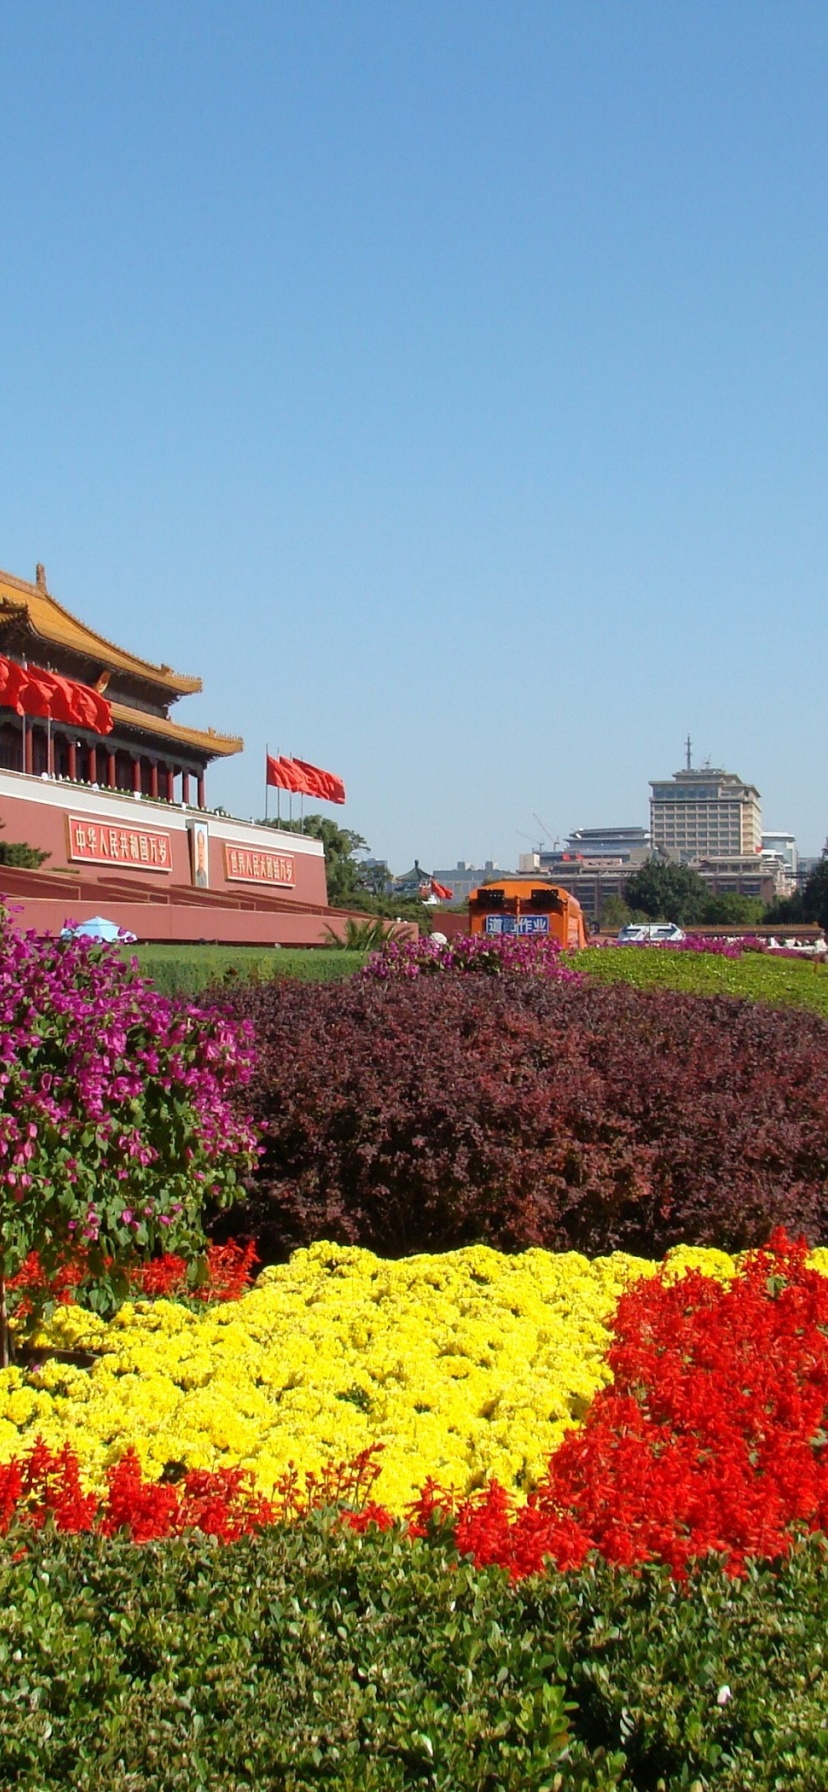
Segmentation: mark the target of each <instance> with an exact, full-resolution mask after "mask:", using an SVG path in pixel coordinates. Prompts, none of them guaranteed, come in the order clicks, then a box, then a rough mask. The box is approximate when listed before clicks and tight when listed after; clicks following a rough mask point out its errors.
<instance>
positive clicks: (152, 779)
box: [150, 759, 158, 803]
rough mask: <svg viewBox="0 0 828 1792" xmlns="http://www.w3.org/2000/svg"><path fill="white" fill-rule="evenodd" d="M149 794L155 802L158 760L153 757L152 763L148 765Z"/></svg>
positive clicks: (156, 797) (156, 796)
mask: <svg viewBox="0 0 828 1792" xmlns="http://www.w3.org/2000/svg"><path fill="white" fill-rule="evenodd" d="M150 796H151V797H152V798H153V800H154V801H155V802H156V803H157V801H158V760H157V759H153V761H152V764H151V765H150Z"/></svg>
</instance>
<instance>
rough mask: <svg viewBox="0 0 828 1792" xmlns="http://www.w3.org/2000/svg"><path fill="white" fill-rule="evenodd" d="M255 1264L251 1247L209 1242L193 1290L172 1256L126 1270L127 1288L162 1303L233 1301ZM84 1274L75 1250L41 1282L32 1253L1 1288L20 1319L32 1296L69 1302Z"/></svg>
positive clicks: (183, 1261)
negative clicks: (14, 1298) (12, 1297)
mask: <svg viewBox="0 0 828 1792" xmlns="http://www.w3.org/2000/svg"><path fill="white" fill-rule="evenodd" d="M257 1261H258V1259H257V1256H256V1247H255V1245H254V1244H246V1245H241V1244H235V1243H233V1242H232V1241H231V1242H230V1243H228V1244H221V1245H219V1244H211V1245H210V1246H209V1247H208V1250H207V1256H206V1280H205V1281H204V1282H202V1283H201V1284H200V1285H198V1286H197V1287H193V1285H192V1284H191V1283H189V1282H188V1280H187V1262H186V1259H185V1258H184V1257H176V1256H174V1255H172V1254H168V1255H167V1256H165V1257H157V1258H156V1259H155V1260H154V1261H153V1262H151V1263H145V1264H141V1265H138V1266H136V1267H134V1268H132V1269H131V1270H130V1271H129V1285H130V1289H131V1290H132V1291H133V1292H134V1293H135V1294H138V1295H141V1294H143V1295H149V1296H152V1297H154V1298H158V1297H159V1296H162V1295H163V1296H164V1297H165V1298H166V1299H167V1300H181V1299H182V1298H184V1297H189V1298H191V1299H193V1300H203V1301H220V1300H222V1301H223V1300H239V1299H240V1297H241V1295H242V1294H244V1292H245V1290H246V1289H248V1288H249V1287H250V1284H251V1282H252V1279H253V1266H254V1264H255V1263H256V1262H257ZM85 1276H86V1264H85V1261H84V1257H83V1254H82V1253H81V1252H78V1253H77V1255H76V1256H75V1257H74V1258H73V1259H72V1261H71V1262H68V1263H65V1264H63V1265H62V1267H61V1268H60V1269H59V1270H58V1271H57V1273H56V1274H55V1275H54V1276H51V1277H49V1278H48V1279H47V1278H46V1276H44V1274H43V1270H42V1268H41V1265H40V1261H39V1259H38V1255H37V1252H36V1251H30V1253H29V1255H28V1257H27V1258H26V1261H25V1263H24V1264H23V1266H22V1268H21V1269H20V1270H19V1271H18V1273H17V1275H16V1276H10V1277H9V1279H8V1281H7V1283H6V1286H7V1288H9V1289H10V1290H11V1291H12V1292H13V1293H15V1294H18V1295H19V1296H20V1297H21V1298H20V1300H19V1301H18V1303H17V1306H16V1308H15V1310H16V1311H17V1312H18V1313H20V1314H21V1315H24V1316H25V1314H26V1313H27V1312H28V1310H29V1306H30V1298H31V1296H32V1295H34V1294H35V1293H38V1294H42V1293H46V1294H48V1295H50V1296H51V1298H52V1299H53V1300H55V1301H57V1302H58V1304H59V1305H61V1306H66V1305H68V1303H69V1302H70V1301H73V1300H74V1299H75V1296H76V1294H77V1291H78V1289H79V1288H80V1287H81V1285H82V1283H83V1281H84V1279H85Z"/></svg>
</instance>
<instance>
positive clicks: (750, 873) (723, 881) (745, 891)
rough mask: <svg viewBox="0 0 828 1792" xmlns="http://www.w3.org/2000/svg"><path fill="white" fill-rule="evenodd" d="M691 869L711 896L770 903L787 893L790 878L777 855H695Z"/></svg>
mask: <svg viewBox="0 0 828 1792" xmlns="http://www.w3.org/2000/svg"><path fill="white" fill-rule="evenodd" d="M692 869H693V870H694V871H698V874H699V876H700V877H701V878H703V880H704V882H705V883H706V884H707V887H708V889H709V890H710V892H711V894H712V895H714V896H754V897H756V898H758V900H759V901H760V902H765V903H768V902H773V901H774V900H775V898H776V897H777V896H786V895H787V894H788V890H789V879H788V875H787V872H786V870H785V866H784V864H783V861H782V859H781V858H780V857H779V856H778V855H776V854H770V853H768V854H767V855H766V854H763V853H755V852H754V853H748V854H744V855H743V854H741V853H736V854H734V855H733V856H732V857H730V858H728V857H726V856H720V857H715V858H713V857H710V858H697V859H693V860H692Z"/></svg>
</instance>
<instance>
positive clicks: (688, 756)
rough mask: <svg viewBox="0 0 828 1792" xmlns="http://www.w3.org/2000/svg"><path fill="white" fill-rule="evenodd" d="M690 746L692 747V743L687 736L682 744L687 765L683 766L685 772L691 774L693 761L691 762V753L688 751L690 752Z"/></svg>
mask: <svg viewBox="0 0 828 1792" xmlns="http://www.w3.org/2000/svg"><path fill="white" fill-rule="evenodd" d="M692 745H693V743H692V741H691V739H690V736H689V734H688V736H687V739H686V741H685V743H684V750H685V754H686V759H687V763H686V766H685V770H686V771H688V772H691V771H692V770H693V761H692V758H691V751H690V750H691V747H692Z"/></svg>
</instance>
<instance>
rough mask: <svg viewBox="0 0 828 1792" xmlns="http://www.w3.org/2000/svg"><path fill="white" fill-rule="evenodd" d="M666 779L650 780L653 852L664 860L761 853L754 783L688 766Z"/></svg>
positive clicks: (759, 815) (711, 768) (759, 814)
mask: <svg viewBox="0 0 828 1792" xmlns="http://www.w3.org/2000/svg"><path fill="white" fill-rule="evenodd" d="M687 747H688V751H687V758H688V764H687V766H686V767H685V770H684V771H680V772H674V774H673V776H672V778H670V779H664V780H662V779H652V780H651V783H650V788H651V790H652V798H651V801H650V831H651V835H652V843H653V848H654V850H655V851H656V852H660V853H663V854H664V855H665V857H666V858H668V859H673V860H676V861H679V862H680V863H683V864H690V863H691V861H692V860H694V859H722V858H731V859H735V858H740V859H744V858H749V856H750V854H751V853H759V852H761V850H762V810H761V804H760V799H759V792H758V790H757V789H756V786H755V785H754V784H745V783H744V782H743V780H742V779H741V778H739V777H737V776H736V773H735V772H726V771H722V770H721V768H720V767H717V766H703V767H702V769H701V770H700V771H694V770H693V769H692V768H691V766H690V764H689V759H690V743H689V741H688V743H687Z"/></svg>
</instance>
